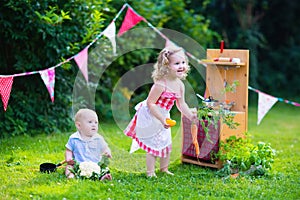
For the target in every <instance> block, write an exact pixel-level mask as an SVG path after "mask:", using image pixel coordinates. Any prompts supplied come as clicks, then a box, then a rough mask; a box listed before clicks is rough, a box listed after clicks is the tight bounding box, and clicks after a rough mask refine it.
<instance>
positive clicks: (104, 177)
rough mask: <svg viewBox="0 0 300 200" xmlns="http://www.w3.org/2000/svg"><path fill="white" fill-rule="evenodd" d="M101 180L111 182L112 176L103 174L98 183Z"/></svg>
mask: <svg viewBox="0 0 300 200" xmlns="http://www.w3.org/2000/svg"><path fill="white" fill-rule="evenodd" d="M103 180H109V181H110V180H112V176H111V175H110V174H105V175H104V176H102V177H101V179H100V181H103Z"/></svg>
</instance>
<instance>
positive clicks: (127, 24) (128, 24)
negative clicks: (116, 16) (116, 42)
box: [118, 7, 144, 37]
mask: <svg viewBox="0 0 300 200" xmlns="http://www.w3.org/2000/svg"><path fill="white" fill-rule="evenodd" d="M141 20H144V18H143V17H141V16H140V15H138V14H137V13H136V12H135V11H133V9H132V8H130V7H129V8H128V9H127V12H126V15H125V18H124V20H123V22H122V25H121V28H120V30H119V33H118V37H120V36H121V35H122V34H124V33H125V32H126V31H128V30H129V29H131V28H132V27H134V26H135V25H136V24H138V23H139V22H140V21H141Z"/></svg>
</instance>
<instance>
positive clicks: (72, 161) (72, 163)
mask: <svg viewBox="0 0 300 200" xmlns="http://www.w3.org/2000/svg"><path fill="white" fill-rule="evenodd" d="M66 162H67V163H68V165H74V164H75V161H74V160H67V161H66Z"/></svg>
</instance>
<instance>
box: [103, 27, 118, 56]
mask: <svg viewBox="0 0 300 200" xmlns="http://www.w3.org/2000/svg"><path fill="white" fill-rule="evenodd" d="M103 35H105V36H106V37H107V38H108V39H109V40H110V42H111V45H112V47H113V53H114V54H115V53H116V52H117V51H116V38H115V37H116V24H115V22H112V23H111V24H110V25H109V26H108V27H107V28H106V29H105V30H104V31H103Z"/></svg>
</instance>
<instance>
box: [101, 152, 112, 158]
mask: <svg viewBox="0 0 300 200" xmlns="http://www.w3.org/2000/svg"><path fill="white" fill-rule="evenodd" d="M102 155H103V156H106V157H108V158H112V156H111V154H110V153H109V152H104V153H103V154H102Z"/></svg>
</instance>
